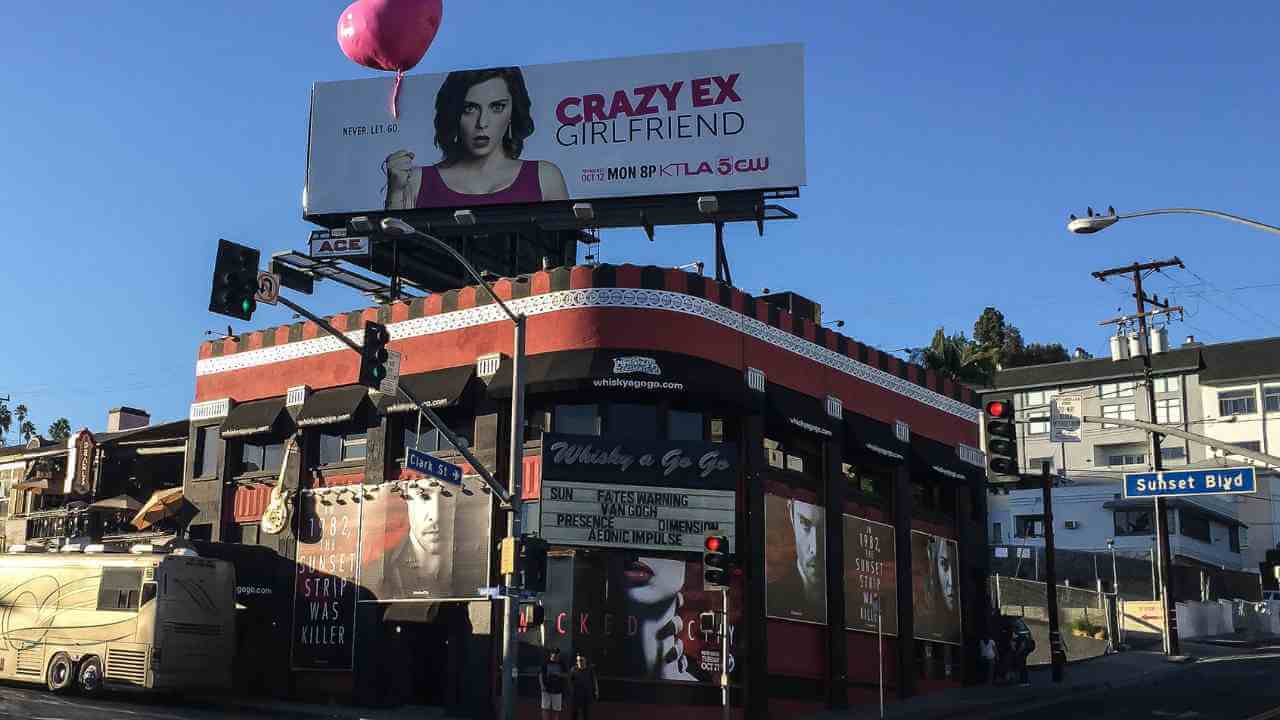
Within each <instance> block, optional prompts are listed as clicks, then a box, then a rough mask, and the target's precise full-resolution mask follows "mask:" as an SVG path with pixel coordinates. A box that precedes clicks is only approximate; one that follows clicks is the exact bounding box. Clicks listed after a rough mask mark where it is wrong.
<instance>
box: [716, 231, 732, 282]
mask: <svg viewBox="0 0 1280 720" xmlns="http://www.w3.org/2000/svg"><path fill="white" fill-rule="evenodd" d="M716 282H721V283H727V284H729V285H732V284H733V273H732V272H730V271H729V256H728V254H727V253H726V252H725V249H724V223H723V222H720V221H717V222H716Z"/></svg>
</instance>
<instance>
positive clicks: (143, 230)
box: [0, 0, 1280, 431]
mask: <svg viewBox="0 0 1280 720" xmlns="http://www.w3.org/2000/svg"><path fill="white" fill-rule="evenodd" d="M642 5H643V7H644V8H645V9H644V10H643V11H638V10H632V9H630V7H629V6H628V4H625V3H622V4H614V5H611V6H606V5H602V4H599V3H575V2H571V1H570V0H558V1H556V2H545V1H543V2H537V1H529V0H524V1H521V2H500V1H491V2H487V3H463V2H455V1H452V0H445V20H444V24H443V27H442V29H441V31H440V34H439V36H438V37H437V39H436V42H435V44H434V46H433V47H432V49H431V50H430V51H429V53H428V54H427V57H426V58H424V60H423V62H422V63H421V64H420V65H419V67H418V71H422V72H435V71H443V70H448V69H452V68H459V67H476V66H487V65H498V64H532V63H545V62H557V61H565V60H578V59H591V58H601V57H617V56H624V55H631V54H645V53H655V52H668V51H683V50H692V49H702V48H714V47H732V46H743V45H753V44H761V43H769V42H782V41H799V42H803V43H805V45H806V75H807V77H806V88H805V90H806V95H805V97H806V101H805V102H806V107H805V115H806V124H807V138H806V142H807V148H808V150H807V152H808V169H809V178H808V185H807V187H805V188H803V190H802V195H801V197H800V198H799V199H797V200H794V201H792V202H790V203H789V205H790V206H791V207H792V208H793V209H794V210H796V211H797V212H799V214H800V216H801V219H800V220H798V221H793V222H790V223H776V224H774V225H772V226H771V227H770V228H769V230H768V233H767V235H766V236H765V237H764V238H763V239H760V238H757V237H756V236H755V233H754V229H753V228H749V227H747V226H742V227H732V228H730V229H729V230H728V232H727V238H728V244H729V248H730V253H731V260H732V262H733V271H734V279H735V280H736V281H737V283H738V285H739V286H740V287H742V288H744V289H747V290H749V291H758V290H759V289H760V288H763V287H769V288H771V289H774V290H779V289H790V290H795V291H797V292H800V293H802V294H804V295H807V296H809V297H811V298H813V299H815V300H818V301H819V302H821V303H822V304H823V306H824V308H825V311H826V317H827V318H828V319H843V320H845V321H846V323H847V324H846V326H845V328H844V329H845V331H846V332H848V333H849V334H850V335H852V336H853V337H855V338H857V339H860V340H863V341H865V342H868V343H871V344H874V345H877V346H880V347H883V348H886V349H895V348H899V347H903V346H907V345H918V344H923V343H925V342H927V340H928V338H929V337H930V335H931V334H932V332H933V330H934V328H936V327H938V326H940V325H942V326H946V327H947V328H948V329H949V330H963V331H965V332H970V331H971V326H972V323H973V320H974V319H975V318H976V317H977V315H978V314H979V313H980V312H981V310H982V308H983V307H985V306H987V305H995V306H997V307H999V308H1001V309H1002V310H1003V311H1004V313H1005V314H1006V316H1007V317H1008V319H1009V320H1010V321H1011V322H1013V323H1014V324H1016V325H1018V326H1020V327H1021V329H1022V331H1023V334H1024V336H1025V337H1026V338H1027V339H1028V340H1039V341H1059V342H1062V343H1064V344H1067V345H1068V346H1069V347H1071V346H1075V345H1081V346H1084V347H1085V348H1086V349H1089V350H1091V351H1093V352H1095V353H1102V352H1104V351H1105V343H1106V331H1105V330H1103V329H1101V328H1099V327H1098V326H1097V321H1098V320H1099V319H1102V318H1105V317H1109V316H1111V315H1113V314H1115V311H1116V310H1117V308H1125V309H1128V308H1129V307H1130V306H1131V302H1132V301H1131V300H1129V299H1128V298H1127V296H1126V295H1127V293H1128V292H1129V290H1128V288H1126V287H1125V286H1124V285H1123V284H1121V283H1119V282H1113V283H1109V284H1107V285H1104V284H1102V283H1099V282H1098V281H1096V280H1094V279H1092V278H1091V277H1090V276H1089V272H1090V271H1092V270H1096V269H1100V268H1103V267H1107V266H1111V265H1119V264H1125V263H1129V262H1133V261H1135V260H1147V259H1152V258H1155V257H1161V258H1163V257H1167V256H1173V255H1178V256H1180V257H1181V258H1182V259H1183V260H1184V261H1185V262H1186V263H1187V265H1188V267H1189V269H1191V270H1193V271H1194V272H1195V273H1196V274H1197V275H1191V274H1189V273H1182V272H1171V273H1169V274H1168V276H1167V277H1161V276H1157V277H1155V278H1153V279H1152V280H1151V282H1150V287H1151V288H1152V289H1153V290H1154V291H1156V292H1158V293H1159V294H1161V295H1165V294H1168V293H1172V294H1173V297H1174V299H1175V300H1177V301H1179V302H1182V303H1183V304H1185V305H1186V306H1187V307H1188V310H1189V311H1190V312H1191V314H1190V316H1189V317H1188V322H1186V323H1179V324H1176V325H1175V326H1174V327H1173V328H1172V329H1171V336H1173V337H1174V338H1175V339H1177V340H1180V339H1181V338H1182V336H1183V335H1185V334H1188V333H1190V334H1195V335H1197V336H1200V337H1201V338H1203V339H1207V340H1210V341H1224V340H1230V339H1238V338H1246V337H1260V336H1268V335H1280V312H1277V310H1276V308H1277V300H1280V280H1277V279H1276V278H1275V274H1274V271H1273V269H1272V268H1274V266H1275V258H1276V257H1277V255H1280V243H1278V241H1280V238H1277V237H1276V236H1273V235H1268V234H1265V233H1261V232H1258V231H1255V230H1250V229H1248V228H1244V227H1241V226H1236V225H1232V224H1228V223H1224V222H1220V221H1214V220H1210V219H1201V218H1195V217H1189V216H1171V217H1165V218H1149V219H1144V220H1134V221H1129V222H1126V223H1121V224H1120V225H1118V226H1116V227H1114V228H1112V229H1111V230H1109V231H1107V232H1106V233H1103V234H1100V235H1094V236H1091V237H1076V236H1071V235H1068V234H1067V233H1066V232H1065V230H1064V229H1063V227H1064V223H1065V220H1066V216H1067V213H1068V212H1071V211H1077V212H1079V211H1082V210H1083V208H1084V206H1085V205H1086V204H1092V205H1093V206H1094V207H1095V208H1098V207H1105V206H1106V205H1107V204H1114V205H1115V206H1116V207H1117V208H1119V209H1120V210H1121V211H1128V210H1136V209H1142V208H1151V207H1168V206H1178V205H1188V206H1199V207H1209V208H1217V209H1222V210H1228V211H1232V212H1235V213H1238V214H1242V215H1246V216H1250V217H1255V218H1257V219H1260V220H1263V221H1268V222H1271V223H1272V224H1280V203H1277V202H1276V200H1275V179H1274V173H1275V169H1276V168H1277V167H1280V149H1278V145H1277V143H1276V142H1275V141H1274V139H1275V134H1276V133H1275V128H1276V121H1275V118H1277V117H1280V94H1277V93H1276V84H1275V78H1276V77H1280V57H1278V56H1277V55H1276V54H1275V53H1273V52H1270V49H1271V47H1272V46H1273V44H1274V38H1275V37H1276V35H1277V30H1278V29H1280V28H1278V27H1277V26H1278V25H1280V22H1278V20H1280V8H1277V7H1276V6H1275V5H1274V4H1271V3H1264V2H1252V3H1242V4H1237V5H1233V6H1232V9H1231V11H1230V12H1223V11H1222V8H1221V6H1215V5H1212V4H1208V5H1206V4H1204V3H1189V2H1188V3H1162V4H1161V6H1160V9H1159V11H1158V12H1157V11H1156V10H1154V9H1149V6H1142V5H1141V4H1134V5H1132V6H1129V7H1125V4H1119V6H1117V4H1116V3H1101V2H1098V3H1087V2H1073V3H1054V4H1050V3H1015V2H1001V3H930V4H925V3H890V2H874V3H873V2H857V3H836V2H807V1H805V0H799V1H798V2H793V3H784V4H779V3H776V2H769V3H765V2H757V1H755V0H745V1H743V2H739V3H734V5H735V6H736V9H735V10H734V11H732V13H726V12H725V11H724V9H723V8H724V6H723V5H722V4H715V3H711V4H707V3H687V2H666V1H661V2H658V1H651V2H648V3H644V4H642ZM344 6H345V2H343V1H341V0H339V1H338V2H333V1H331V0H308V1H307V2H291V3H287V2H282V1H281V2H271V3H249V2H245V1H234V2H218V3H160V2H149V3H130V4H126V3H89V2H74V3H55V4H52V5H50V4H44V5H40V4H32V3H26V4H22V3H9V4H6V6H5V8H4V9H3V10H0V17H2V18H3V20H4V21H5V22H4V24H5V26H6V27H7V28H10V31H9V32H7V33H6V45H7V47H6V56H7V61H6V62H5V63H4V64H3V65H2V66H0V97H4V98H5V99H6V109H5V112H4V114H3V115H2V116H0V207H2V208H3V210H4V216H5V217H6V220H7V222H6V227H5V236H6V240H7V242H5V247H4V253H3V255H2V256H0V288H2V289H3V292H2V294H0V312H2V313H3V314H4V315H5V316H6V317H7V322H6V323H5V326H6V328H7V332H6V333H5V340H4V342H3V344H2V345H0V347H2V348H3V349H2V350H0V396H3V395H6V394H7V395H10V396H11V397H12V400H11V404H16V403H18V402H24V403H26V404H27V405H28V406H29V407H30V408H31V410H32V412H33V416H34V417H33V419H34V420H35V421H36V423H37V425H38V427H39V428H40V429H41V431H43V430H44V428H46V427H47V426H48V424H49V422H50V421H51V420H53V419H54V418H56V417H58V416H66V417H68V418H70V420H71V422H72V425H73V426H74V427H77V428H78V427H81V426H85V425H87V426H90V427H92V428H101V427H103V426H104V424H105V419H106V412H107V410H108V409H109V408H111V407H114V406H117V405H121V404H130V405H134V406H138V407H143V408H146V409H148V410H150V411H151V412H152V414H153V417H154V418H155V419H157V420H160V419H174V418H180V417H183V416H185V414H186V411H187V406H188V404H189V403H190V402H191V400H192V396H193V387H194V363H195V354H196V349H197V345H198V344H199V343H200V342H201V341H202V340H203V339H204V332H205V331H206V330H209V329H215V328H220V327H225V326H226V324H227V323H226V320H225V319H223V318H221V317H219V316H214V315H210V314H209V313H208V312H207V310H206V305H207V302H208V292H209V289H208V285H209V275H210V268H211V266H212V257H213V253H214V249H215V245H216V241H217V239H218V238H219V237H226V238H229V239H234V240H237V241H240V242H244V243H248V244H252V245H256V246H259V247H261V248H262V249H263V250H264V251H267V252H269V251H272V250H280V249H287V248H302V247H303V245H304V242H305V239H306V234H307V231H308V227H309V226H308V225H307V224H306V223H304V222H303V221H302V220H301V217H300V209H299V206H300V202H299V201H300V194H301V189H302V182H303V172H304V162H305V149H306V129H307V106H308V93H309V90H310V86H311V83H312V82H314V81H317V80H334V79H345V78H356V77H368V76H371V75H374V74H375V73H374V72H373V71H369V70H365V69H363V68H360V67H358V66H356V65H354V64H352V63H350V62H349V61H348V60H347V59H346V58H345V57H344V56H343V55H342V54H341V52H340V51H339V50H338V47H337V44H336V42H335V40H334V26H335V23H336V18H337V16H338V13H339V12H340V11H341V10H342V8H343V7H344ZM637 6H639V5H637ZM711 246H712V243H711V231H710V229H709V228H690V229H684V230H668V229H663V230H661V231H660V233H659V235H658V242H656V243H653V244H650V243H649V242H648V241H647V240H645V239H644V238H643V235H642V234H641V233H639V232H631V231H615V232H607V233H606V234H605V239H604V243H603V251H602V254H601V255H602V259H603V260H605V261H607V262H622V261H631V262H637V263H657V264H667V265H677V264H682V263H685V262H689V261H691V260H694V259H705V260H708V261H709V260H710V253H711V249H712V247H711ZM708 267H710V262H708ZM1259 285H1261V286H1264V287H1251V286H1259ZM1237 288H1242V289H1237ZM362 301H363V298H362V297H361V296H359V295H357V294H355V293H354V292H351V291H344V290H341V289H328V290H325V291H323V292H320V293H318V294H317V295H316V296H314V298H313V299H312V300H311V304H312V306H313V307H314V309H316V310H318V311H324V312H333V311H337V310H341V309H347V308H352V307H357V306H360V305H361V304H362ZM289 319H290V318H289V317H288V315H287V314H286V313H285V311H283V310H278V309H271V308H264V309H262V310H260V311H259V313H258V315H257V316H256V317H255V321H254V323H252V325H253V326H255V327H257V326H265V325H274V324H279V323H283V322H287V321H289Z"/></svg>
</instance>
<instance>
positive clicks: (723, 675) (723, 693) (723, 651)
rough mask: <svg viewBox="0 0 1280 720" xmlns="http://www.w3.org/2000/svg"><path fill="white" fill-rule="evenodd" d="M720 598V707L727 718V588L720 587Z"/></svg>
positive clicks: (727, 719)
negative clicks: (721, 617)
mask: <svg viewBox="0 0 1280 720" xmlns="http://www.w3.org/2000/svg"><path fill="white" fill-rule="evenodd" d="M720 599H721V600H722V601H723V607H724V619H723V621H722V622H721V623H720V708H721V713H722V715H723V718H724V720H729V719H730V717H732V715H733V712H732V710H731V709H730V707H729V588H728V587H721V588H720Z"/></svg>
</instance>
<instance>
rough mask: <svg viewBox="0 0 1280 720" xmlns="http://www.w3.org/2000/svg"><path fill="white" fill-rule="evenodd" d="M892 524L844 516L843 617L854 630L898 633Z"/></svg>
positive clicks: (894, 548) (895, 558)
mask: <svg viewBox="0 0 1280 720" xmlns="http://www.w3.org/2000/svg"><path fill="white" fill-rule="evenodd" d="M893 543H894V538H893V526H892V525H886V524H884V523H879V522H875V521H874V520H867V519H865V518H860V517H854V516H853V515H845V516H844V563H845V564H844V617H845V626H846V627H848V628H850V629H852V630H866V631H868V632H877V617H876V612H877V611H876V602H877V600H878V601H879V605H880V610H879V612H880V613H881V617H880V618H879V623H880V625H879V628H878V630H879V632H883V633H884V634H885V635H896V634H897V633H898V580H897V577H898V576H897V572H898V571H897V567H898V560H897V558H898V551H897V548H896V547H895V546H894V544H893Z"/></svg>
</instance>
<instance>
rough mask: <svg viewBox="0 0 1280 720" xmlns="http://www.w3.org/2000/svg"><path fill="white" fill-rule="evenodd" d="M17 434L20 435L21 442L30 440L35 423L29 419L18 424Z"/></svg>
mask: <svg viewBox="0 0 1280 720" xmlns="http://www.w3.org/2000/svg"><path fill="white" fill-rule="evenodd" d="M18 435H19V436H21V437H22V442H24V443H25V442H30V441H31V438H33V437H35V435H36V424H35V423H33V422H31V421H30V420H27V421H25V422H23V423H22V425H20V426H18Z"/></svg>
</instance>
